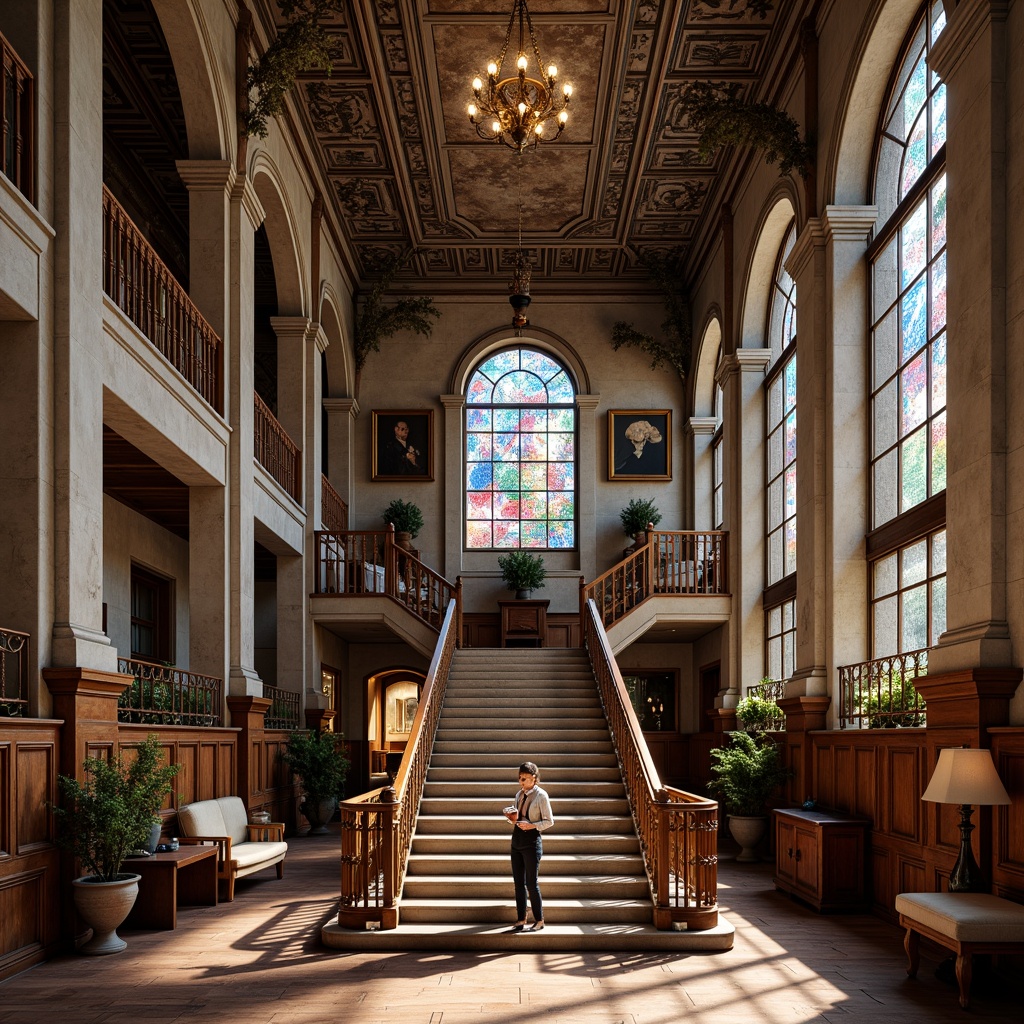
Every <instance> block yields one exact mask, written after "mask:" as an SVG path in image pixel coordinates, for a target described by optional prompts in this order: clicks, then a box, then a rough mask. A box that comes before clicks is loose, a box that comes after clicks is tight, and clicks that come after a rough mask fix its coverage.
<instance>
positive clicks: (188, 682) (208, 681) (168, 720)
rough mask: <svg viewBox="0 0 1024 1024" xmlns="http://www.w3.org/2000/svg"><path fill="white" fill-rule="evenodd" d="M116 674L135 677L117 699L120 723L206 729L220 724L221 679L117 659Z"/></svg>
mask: <svg viewBox="0 0 1024 1024" xmlns="http://www.w3.org/2000/svg"><path fill="white" fill-rule="evenodd" d="M117 670H118V672H122V673H124V674H125V675H129V676H133V677H134V678H133V679H132V682H131V685H129V686H128V687H127V688H126V689H125V690H124V691H123V692H122V693H121V696H120V697H119V698H118V701H117V720H118V721H119V722H143V723H147V724H149V725H195V726H206V727H211V726H218V725H220V724H221V718H222V709H223V707H224V681H223V680H222V679H218V678H216V677H215V676H204V675H200V674H199V673H198V672H188V671H185V670H184V669H180V668H175V667H174V666H173V665H157V664H156V663H155V662H151V661H138V660H137V659H135V658H118V659H117Z"/></svg>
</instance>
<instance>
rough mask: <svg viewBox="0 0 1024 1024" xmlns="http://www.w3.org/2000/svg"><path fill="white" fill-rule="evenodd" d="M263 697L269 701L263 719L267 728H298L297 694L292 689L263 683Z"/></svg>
mask: <svg viewBox="0 0 1024 1024" xmlns="http://www.w3.org/2000/svg"><path fill="white" fill-rule="evenodd" d="M263 699H264V700H269V701H270V707H269V708H267V714H266V716H265V718H264V719H263V724H264V727H265V728H267V729H292V730H294V729H298V727H299V695H298V694H297V693H296V692H295V691H294V690H282V689H281V687H279V686H271V685H270V683H264V684H263Z"/></svg>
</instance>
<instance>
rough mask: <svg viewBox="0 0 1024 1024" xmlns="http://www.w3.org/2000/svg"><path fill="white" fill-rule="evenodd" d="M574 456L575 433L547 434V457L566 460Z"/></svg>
mask: <svg viewBox="0 0 1024 1024" xmlns="http://www.w3.org/2000/svg"><path fill="white" fill-rule="evenodd" d="M575 457H576V435H575V434H548V458H549V459H552V460H555V461H561V462H567V461H569V460H570V459H574V458H575Z"/></svg>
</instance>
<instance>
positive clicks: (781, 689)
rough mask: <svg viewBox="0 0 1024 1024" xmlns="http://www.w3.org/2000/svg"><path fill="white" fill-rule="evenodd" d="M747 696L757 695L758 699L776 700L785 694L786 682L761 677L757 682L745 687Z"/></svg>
mask: <svg viewBox="0 0 1024 1024" xmlns="http://www.w3.org/2000/svg"><path fill="white" fill-rule="evenodd" d="M747 696H748V697H757V698H758V699H759V700H771V701H778V699H779V698H780V697H785V696H786V684H785V683H784V682H782V680H780V679H768V678H765V679H762V680H761V682H759V683H754V685H753V686H748V687H747Z"/></svg>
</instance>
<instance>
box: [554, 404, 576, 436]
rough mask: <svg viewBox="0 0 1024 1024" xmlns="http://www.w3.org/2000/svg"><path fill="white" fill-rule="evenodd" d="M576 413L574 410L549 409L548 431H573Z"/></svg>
mask: <svg viewBox="0 0 1024 1024" xmlns="http://www.w3.org/2000/svg"><path fill="white" fill-rule="evenodd" d="M575 429H576V413H575V411H574V410H573V409H548V430H562V431H573V430H575Z"/></svg>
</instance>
